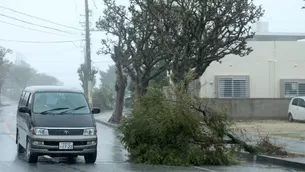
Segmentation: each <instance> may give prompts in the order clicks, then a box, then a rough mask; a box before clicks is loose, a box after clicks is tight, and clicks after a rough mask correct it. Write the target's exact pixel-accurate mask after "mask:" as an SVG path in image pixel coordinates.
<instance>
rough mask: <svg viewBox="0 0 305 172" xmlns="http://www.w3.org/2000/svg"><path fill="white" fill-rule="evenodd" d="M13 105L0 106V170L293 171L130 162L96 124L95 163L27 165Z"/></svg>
mask: <svg viewBox="0 0 305 172" xmlns="http://www.w3.org/2000/svg"><path fill="white" fill-rule="evenodd" d="M16 106H17V105H16V104H11V105H9V106H3V107H0V172H2V171H3V172H45V171H56V172H96V171H103V172H108V171H109V172H141V171H148V172H160V171H162V172H163V171H177V172H195V171H207V172H224V171H238V172H254V171H260V172H264V171H266V172H267V171H268V172H273V171H274V172H281V171H283V172H284V171H286V172H287V171H290V172H294V171H296V170H292V169H285V168H283V167H278V166H270V165H260V164H251V163H244V164H243V165H242V166H232V167H166V166H151V165H140V164H131V163H128V162H126V160H127V156H126V151H125V150H124V149H123V147H122V145H121V144H120V142H119V140H118V139H117V134H116V132H115V131H114V130H113V129H112V128H109V127H106V126H103V125H100V124H98V128H97V129H98V137H99V142H98V158H97V161H96V163H95V164H93V165H87V164H85V163H84V160H83V157H78V158H77V160H76V162H75V163H73V164H70V163H68V162H67V161H66V159H63V158H51V157H47V156H44V157H40V158H39V162H38V163H37V164H28V163H27V162H26V161H25V160H24V157H23V156H22V155H20V156H18V155H17V151H16V150H17V149H16V144H15V131H16V129H15V126H16V116H15V114H16V109H17V108H16Z"/></svg>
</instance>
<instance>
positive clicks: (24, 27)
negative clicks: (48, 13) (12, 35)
mask: <svg viewBox="0 0 305 172" xmlns="http://www.w3.org/2000/svg"><path fill="white" fill-rule="evenodd" d="M0 23H4V24H7V25H11V26H15V27H19V28H23V29H28V30H33V31H36V32H42V33H48V34H51V35H59V36H68V37H75V36H72V35H63V34H58V33H52V32H47V31H42V30H38V29H34V28H30V27H26V26H21V25H17V24H13V23H9V22H6V21H1V20H0Z"/></svg>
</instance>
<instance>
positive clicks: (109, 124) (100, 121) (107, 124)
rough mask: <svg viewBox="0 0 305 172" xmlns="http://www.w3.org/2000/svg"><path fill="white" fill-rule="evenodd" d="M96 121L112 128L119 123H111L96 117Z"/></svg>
mask: <svg viewBox="0 0 305 172" xmlns="http://www.w3.org/2000/svg"><path fill="white" fill-rule="evenodd" d="M95 121H96V122H97V123H99V124H102V125H105V126H107V127H111V128H117V125H115V124H111V123H109V122H105V121H102V120H99V119H95Z"/></svg>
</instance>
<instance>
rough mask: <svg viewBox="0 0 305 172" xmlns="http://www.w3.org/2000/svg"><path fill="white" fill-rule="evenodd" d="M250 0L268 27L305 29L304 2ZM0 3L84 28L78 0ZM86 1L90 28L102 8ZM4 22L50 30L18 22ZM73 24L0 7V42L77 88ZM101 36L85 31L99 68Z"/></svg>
mask: <svg viewBox="0 0 305 172" xmlns="http://www.w3.org/2000/svg"><path fill="white" fill-rule="evenodd" d="M117 2H118V3H120V4H128V1H127V0H117ZM255 2H256V3H257V4H262V5H263V7H264V9H265V10H266V13H265V16H264V17H263V18H262V21H268V22H269V31H270V32H298V33H305V24H304V23H305V10H301V7H302V5H303V4H305V3H303V0H289V1H288V0H255ZM94 4H95V5H94ZM0 6H3V7H7V8H11V9H14V10H16V11H19V12H23V13H27V14H30V15H32V16H37V17H40V18H43V19H46V20H50V21H53V22H56V23H60V24H64V25H67V26H69V27H73V28H76V29H80V30H83V29H84V27H82V25H81V24H80V22H84V17H83V16H82V15H83V14H84V0H0ZM89 6H90V9H91V10H92V17H91V23H92V28H93V27H95V22H96V21H97V19H98V18H99V16H100V15H101V13H102V10H103V1H102V0H89ZM1 15H5V16H8V17H13V18H18V19H20V20H23V21H26V22H30V23H34V24H37V25H42V26H46V27H50V28H53V29H55V30H50V29H46V28H42V27H38V26H33V25H29V24H26V23H23V22H20V21H17V20H15V19H12V18H8V17H4V16H1ZM3 22H5V23H3ZM8 23H10V24H14V25H19V26H22V27H29V28H32V29H36V30H39V31H44V32H50V33H42V32H39V31H34V30H29V29H25V28H20V27H16V26H12V25H9V24H8ZM76 29H72V28H67V27H61V26H58V25H54V24H51V23H47V22H43V21H40V20H37V19H33V18H31V17H27V16H24V15H20V14H17V13H14V12H12V11H9V10H5V9H2V8H0V45H1V46H3V47H6V48H10V49H12V50H13V51H14V52H15V53H14V54H12V55H10V56H7V57H8V58H10V59H11V60H15V58H16V54H17V53H18V54H22V58H23V59H24V60H25V61H26V62H28V63H29V64H30V65H31V66H32V67H33V68H35V69H36V70H38V71H39V72H43V73H46V74H49V75H52V76H55V77H57V78H58V79H59V80H61V81H62V82H63V83H64V84H65V85H67V86H73V87H79V88H80V84H79V83H80V82H79V80H78V75H77V73H76V71H77V68H78V67H79V64H81V63H83V61H84V52H83V45H84V41H80V40H83V39H84V35H82V34H83V33H84V32H81V31H79V30H76ZM59 30H60V31H59ZM58 34H59V35H58ZM103 36H104V35H103V34H102V33H99V32H92V34H91V39H92V49H91V51H92V61H93V62H94V63H93V66H95V67H97V68H98V69H99V70H106V69H107V68H108V65H111V64H113V62H112V61H111V59H110V58H109V57H107V56H101V55H100V56H99V55H97V54H96V52H97V50H98V49H99V48H100V47H101V44H100V39H101V38H102V37H103ZM9 40H13V41H38V42H48V41H51V42H52V41H74V42H73V43H72V42H68V43H52V44H51V43H40V44H37V43H36V44H34V43H20V42H8V41H9Z"/></svg>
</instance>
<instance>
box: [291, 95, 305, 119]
mask: <svg viewBox="0 0 305 172" xmlns="http://www.w3.org/2000/svg"><path fill="white" fill-rule="evenodd" d="M288 121H290V122H293V121H305V97H294V98H292V99H291V101H290V103H289V108H288Z"/></svg>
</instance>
